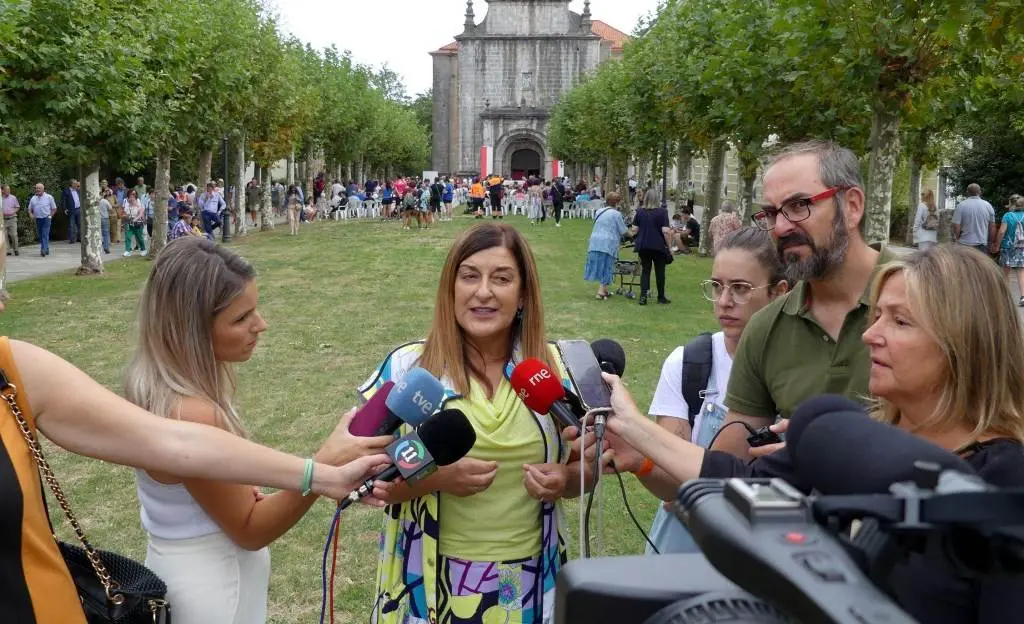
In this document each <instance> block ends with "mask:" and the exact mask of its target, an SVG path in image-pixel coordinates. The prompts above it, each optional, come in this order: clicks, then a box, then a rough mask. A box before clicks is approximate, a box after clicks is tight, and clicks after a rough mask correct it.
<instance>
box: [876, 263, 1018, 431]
mask: <svg viewBox="0 0 1024 624" xmlns="http://www.w3.org/2000/svg"><path fill="white" fill-rule="evenodd" d="M895 275H902V276H903V279H904V280H905V283H906V289H907V291H906V294H907V299H908V301H909V305H910V309H911V312H912V313H913V315H914V318H915V319H917V321H918V322H919V323H920V324H921V327H922V328H923V329H924V330H925V331H926V332H927V333H928V334H929V335H930V336H931V337H932V339H933V340H935V342H936V343H937V344H938V346H939V349H940V350H941V351H942V353H943V356H944V359H945V363H946V366H945V378H944V379H942V380H940V382H939V388H941V389H940V390H939V392H940V394H939V401H938V404H937V406H936V408H935V413H934V414H932V416H931V417H930V418H929V419H928V420H927V421H925V422H923V423H920V424H919V425H918V426H917V428H920V429H931V428H937V429H940V430H941V429H944V428H949V427H953V426H962V427H966V428H968V429H969V430H970V431H971V434H970V439H969V440H968V442H967V444H970V443H973V442H977V441H978V439H979V438H981V437H982V436H984V435H995V436H998V437H1008V438H1013V439H1015V440H1022V441H1024V384H1022V383H1021V380H1022V379H1024V334H1022V330H1021V321H1020V318H1019V316H1018V315H1017V306H1016V305H1015V304H1014V301H1013V297H1012V295H1011V294H1010V290H1009V288H1008V287H1007V285H1006V282H1005V281H1004V280H1003V277H1002V275H1001V274H1000V272H999V269H998V268H997V267H996V265H995V264H994V263H993V262H992V260H991V259H989V258H987V257H985V256H983V255H982V254H981V253H980V252H978V251H977V250H974V249H970V248H968V247H965V246H963V245H937V246H934V247H932V248H930V249H927V250H924V251H918V252H916V253H913V254H911V255H910V256H909V257H907V258H906V259H904V260H901V261H898V262H893V263H891V264H888V265H886V266H885V267H883V268H882V269H881V270H880V271H879V273H878V275H877V277H875V281H874V285H873V287H872V292H871V316H870V317H869V318H872V319H873V318H875V311H876V310H877V307H878V297H879V295H880V293H881V291H882V288H883V287H884V286H885V284H886V282H888V281H889V279H890V278H892V277H893V276H895ZM954 291H955V292H954ZM979 311H983V312H979ZM874 416H875V417H876V418H877V419H878V420H881V421H883V422H886V423H889V424H891V425H896V424H898V423H899V422H900V416H901V415H900V411H899V409H898V408H897V407H896V406H895V405H893V404H892V403H889V402H888V401H886V400H885V399H881V398H880V399H878V400H877V407H876V409H875V411H874Z"/></svg>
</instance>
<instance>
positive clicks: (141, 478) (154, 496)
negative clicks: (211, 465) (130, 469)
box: [135, 470, 220, 540]
mask: <svg viewBox="0 0 1024 624" xmlns="http://www.w3.org/2000/svg"><path fill="white" fill-rule="evenodd" d="M135 490H136V491H137V492H138V495H139V503H140V507H141V510H140V515H141V517H142V528H144V529H146V531H147V532H149V533H150V534H151V535H153V536H155V537H159V538H162V539H169V540H176V539H189V538H193V537H202V536H204V535H210V534H211V533H219V532H220V527H219V526H217V523H216V522H214V521H213V519H212V518H211V517H210V516H209V515H207V513H206V512H205V511H203V508H202V507H200V506H199V503H197V502H196V499H194V498H192V495H191V494H189V492H188V489H187V488H186V487H185V486H184V485H182V484H180V483H176V484H173V485H168V484H166V483H160V482H159V481H156V480H154V479H153V478H152V477H150V476H149V475H148V474H146V471H144V470H136V471H135Z"/></svg>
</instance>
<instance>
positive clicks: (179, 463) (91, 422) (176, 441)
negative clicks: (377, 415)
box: [0, 241, 387, 624]
mask: <svg viewBox="0 0 1024 624" xmlns="http://www.w3.org/2000/svg"><path fill="white" fill-rule="evenodd" d="M3 265H4V253H3V242H2V241H0V280H2V278H3V276H4V266H3ZM2 290H3V289H2V284H0V292H2ZM3 309H4V303H3V298H2V297H0V312H2V311H3ZM0 372H2V373H3V377H4V379H5V380H6V381H5V382H4V383H3V384H0V394H2V395H3V397H4V398H5V401H6V400H10V401H13V402H14V404H15V406H16V407H17V408H18V410H19V411H20V412H21V414H22V415H23V417H24V419H25V421H26V422H27V424H28V426H29V427H30V429H33V430H34V431H35V432H36V433H42V434H43V435H44V436H45V437H46V438H48V439H49V440H51V441H52V442H54V443H55V444H56V445H58V446H60V447H61V448H63V449H65V450H67V451H70V452H72V453H76V454H78V455H83V456H88V457H93V458H96V459H99V460H102V461H108V462H112V463H118V464H124V465H128V466H134V467H136V468H140V469H144V470H152V471H161V472H166V473H170V474H176V475H179V476H181V477H187V478H198V479H221V480H226V481H232V482H236V483H248V484H259V485H266V486H270V487H275V488H281V489H289V490H301V489H304V488H306V487H310V488H311V490H312V493H315V494H317V495H325V496H330V497H332V498H336V499H339V500H340V499H342V498H344V497H345V496H346V495H347V494H348V492H349V491H351V490H352V489H353V488H354V487H356V486H358V485H359V484H360V483H361V482H362V480H363V479H365V478H366V477H367V476H369V475H372V474H376V472H377V470H378V469H379V468H380V466H381V465H382V464H386V463H387V456H385V455H370V456H366V457H361V458H359V459H356V460H354V461H352V462H351V463H349V464H347V465H345V466H341V467H332V466H328V465H324V464H316V465H315V466H314V467H313V468H314V470H313V473H312V479H307V478H306V468H307V466H308V462H307V461H305V460H303V459H301V458H299V457H294V456H292V455H288V454H285V453H281V452H278V451H274V450H272V449H269V448H266V447H263V446H259V445H257V444H254V443H253V442H250V441H248V440H246V439H244V438H242V437H240V436H236V435H232V434H231V433H228V432H227V431H224V430H222V429H218V428H216V427H210V426H205V425H201V424H197V423H193V422H184V420H187V416H188V414H187V413H183V416H186V418H183V419H182V420H175V419H169V418H160V417H157V416H154V415H153V414H151V413H149V412H147V411H145V410H143V409H141V408H139V407H137V406H135V405H132V404H131V403H129V402H128V401H126V400H124V399H122V398H120V397H118V396H117V395H116V394H114V393H112V392H110V391H109V390H107V389H106V388H104V387H103V386H102V385H100V384H99V383H97V382H96V381H94V380H92V379H91V378H90V377H89V376H87V375H86V374H85V373H83V372H82V371H81V370H79V369H78V368H75V367H74V366H73V365H72V364H70V363H68V362H66V361H65V360H63V359H61V358H60V357H58V356H56V355H54V354H53V353H50V352H49V351H46V350H45V349H41V348H39V347H36V346H34V345H32V344H29V343H27V342H22V341H19V340H15V339H12V338H8V337H0ZM54 380H59V385H58V384H55V383H54ZM12 412H13V410H12V408H11V407H10V404H9V403H8V404H0V490H2V492H3V493H2V494H0V511H2V513H0V518H5V519H6V520H8V521H9V522H8V523H7V524H5V528H4V529H3V530H2V531H0V569H2V570H4V571H5V572H4V574H3V575H2V576H0V578H2V580H0V614H2V615H3V620H4V621H5V622H35V623H36V624H85V621H86V619H85V613H84V612H83V610H82V605H81V602H80V601H79V597H78V593H77V591H76V588H75V584H74V582H73V581H72V579H71V575H70V573H69V571H68V567H67V564H66V563H65V562H64V559H63V557H62V555H61V552H60V551H59V550H58V548H57V544H56V542H55V541H54V539H53V537H52V532H51V528H50V525H49V522H48V520H47V511H46V508H45V506H44V502H43V493H42V491H41V487H42V484H41V483H40V478H39V474H38V472H37V470H36V466H35V463H34V462H33V459H32V455H31V452H30V450H29V447H28V445H27V444H26V442H25V440H24V438H23V436H22V432H21V431H20V429H19V425H18V423H17V421H16V419H15V417H14V415H13V413H12ZM4 466H6V468H3V467H4ZM59 476H60V475H58V477H59ZM310 481H311V483H310ZM238 487H242V488H245V490H246V491H247V492H248V495H249V496H250V497H253V494H252V488H251V486H238ZM70 504H71V506H72V508H74V507H75V501H74V500H71V501H70ZM176 606H177V605H174V607H173V608H175V615H174V617H175V622H179V619H178V615H179V614H178V611H177V609H176ZM205 621H212V620H205Z"/></svg>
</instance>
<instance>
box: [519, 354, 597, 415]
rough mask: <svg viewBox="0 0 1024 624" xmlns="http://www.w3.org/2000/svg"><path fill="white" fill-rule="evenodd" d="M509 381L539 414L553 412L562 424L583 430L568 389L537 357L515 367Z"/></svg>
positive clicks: (528, 405) (527, 403)
mask: <svg viewBox="0 0 1024 624" xmlns="http://www.w3.org/2000/svg"><path fill="white" fill-rule="evenodd" d="M509 381H510V382H511V383H512V388H513V389H514V390H515V391H516V394H518V395H519V398H520V399H521V400H522V401H523V403H525V404H526V407H528V408H530V409H531V410H533V411H535V412H537V413H538V414H551V415H552V416H554V418H555V420H557V421H558V422H559V423H560V424H561V425H562V426H565V427H576V428H577V429H579V430H580V431H581V432H582V431H583V429H582V428H581V427H580V420H579V418H577V417H576V415H575V414H573V412H572V409H571V408H570V407H569V405H568V404H567V403H566V402H565V400H564V399H565V388H563V387H562V384H561V383H560V382H559V381H558V376H557V375H555V374H554V373H553V372H551V369H550V368H548V366H547V364H545V363H544V362H541V361H540V360H538V359H537V358H528V359H526V360H523V361H522V362H520V363H519V364H518V365H517V366H516V367H515V368H514V369H513V370H512V376H511V378H510V379H509Z"/></svg>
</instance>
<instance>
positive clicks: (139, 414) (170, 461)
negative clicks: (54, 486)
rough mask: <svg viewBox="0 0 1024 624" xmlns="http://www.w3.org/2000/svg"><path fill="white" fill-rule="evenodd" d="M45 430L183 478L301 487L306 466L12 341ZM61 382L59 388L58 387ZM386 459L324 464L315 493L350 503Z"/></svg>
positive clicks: (87, 451)
mask: <svg viewBox="0 0 1024 624" xmlns="http://www.w3.org/2000/svg"><path fill="white" fill-rule="evenodd" d="M10 345H11V350H12V352H13V354H14V360H15V363H16V364H17V367H18V372H19V374H20V378H21V382H22V385H23V386H24V387H23V388H19V391H20V392H21V393H22V394H23V396H27V397H28V402H29V406H30V408H31V410H32V413H33V414H35V421H36V425H37V426H38V428H39V430H40V431H41V432H42V433H43V434H44V435H45V436H46V437H47V438H49V439H50V440H52V441H53V442H55V443H56V444H57V445H58V446H60V447H62V448H65V449H67V450H69V451H71V452H73V453H77V454H79V455H86V456H88V457H94V458H96V459H102V460H105V461H109V462H113V463H117V464H124V465H126V466H134V467H136V468H142V469H144V470H154V471H159V472H166V473H170V474H174V475H177V476H181V477H197V478H204V479H220V480H224V481H232V482H235V483H246V484H251V485H265V486H270V487H274V488H279V489H287V490H297V489H299V487H300V485H301V483H302V478H303V474H304V471H305V462H304V460H303V459H301V458H299V457H295V456H293V455H288V454H287V453H282V452H280V451H275V450H273V449H269V448H266V447H263V446H260V445H258V444H255V443H253V442H250V441H248V440H245V439H243V438H240V437H238V436H236V435H232V434H230V433H228V432H226V431H222V430H220V429H217V428H215V427H208V426H206V425H200V424H196V423H188V422H181V421H177V420H171V419H168V418H161V417H159V416H154V415H153V414H150V413H149V412H147V411H145V410H143V409H142V408H140V407H138V406H136V405H133V404H132V403H129V402H128V401H126V400H124V399H122V398H121V397H119V396H117V395H116V394H114V393H113V392H110V391H109V390H107V389H106V388H104V387H103V386H102V385H100V384H99V383H97V382H95V381H93V380H92V378H90V377H89V376H88V375H86V374H85V373H83V372H82V371H81V370H79V369H78V368H76V367H75V366H73V365H72V364H70V363H68V362H66V361H65V360H63V359H61V358H60V357H58V356H56V355H54V354H52V353H50V352H49V351H46V350H45V349H41V348H39V347H36V346H34V345H31V344H29V343H27V342H20V341H17V340H11V341H10ZM55 380H59V382H60V389H59V390H55V389H54V382H55ZM386 460H387V458H386V457H383V456H379V455H377V456H372V457H364V458H362V459H359V460H356V461H354V462H352V463H350V464H348V465H346V466H342V467H338V468H335V467H331V466H327V465H323V464H318V465H317V466H316V468H315V470H314V478H313V491H314V492H316V493H317V494H322V495H325V496H330V497H331V498H335V499H341V498H344V497H345V496H346V495H347V494H348V493H349V492H350V491H351V490H352V489H354V487H357V486H358V485H359V484H360V483H361V482H362V479H363V477H365V476H367V475H368V474H369V471H370V470H371V469H372V468H373V467H375V466H376V465H377V464H379V463H381V461H386Z"/></svg>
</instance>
